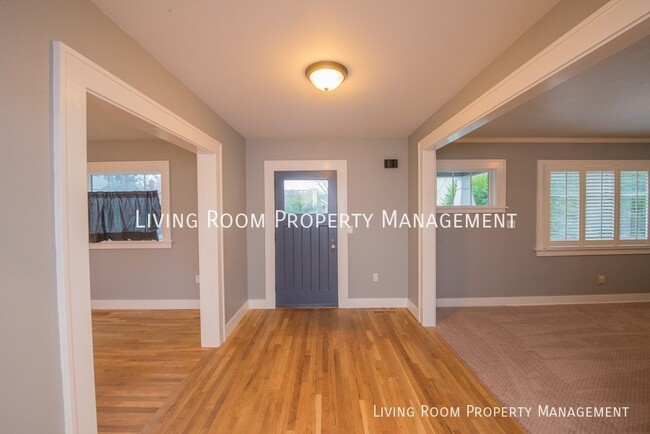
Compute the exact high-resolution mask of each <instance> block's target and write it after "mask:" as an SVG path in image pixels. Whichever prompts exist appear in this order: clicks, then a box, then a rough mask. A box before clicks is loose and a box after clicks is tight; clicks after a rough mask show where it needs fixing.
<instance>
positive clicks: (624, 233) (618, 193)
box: [536, 160, 650, 256]
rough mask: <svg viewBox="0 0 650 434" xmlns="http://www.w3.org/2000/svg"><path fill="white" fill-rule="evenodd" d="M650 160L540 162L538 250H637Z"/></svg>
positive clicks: (644, 224)
mask: <svg viewBox="0 0 650 434" xmlns="http://www.w3.org/2000/svg"><path fill="white" fill-rule="evenodd" d="M649 173H650V161H646V160H639V161H636V160H635V161H627V160H626V161H540V162H539V163H538V189H537V190H538V191H537V203H538V209H537V246H536V250H537V254H538V255H540V256H552V255H582V254H588V255H593V254H620V253H627V254H640V253H650V244H649V243H648V174H649Z"/></svg>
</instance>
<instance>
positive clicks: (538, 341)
mask: <svg viewBox="0 0 650 434" xmlns="http://www.w3.org/2000/svg"><path fill="white" fill-rule="evenodd" d="M436 331H437V332H438V333H439V334H440V335H441V336H442V337H443V338H444V339H445V340H446V341H447V342H448V343H449V345H450V346H451V347H452V348H453V349H454V350H455V351H456V352H457V353H458V355H459V356H460V357H461V358H462V359H463V360H464V361H465V363H467V365H468V366H469V367H470V368H471V369H472V370H473V371H474V373H475V374H476V375H477V376H478V377H479V379H480V380H481V381H482V382H483V384H485V385H486V386H487V387H488V389H490V390H491V391H492V392H493V393H494V395H495V396H496V397H497V399H499V400H500V401H501V402H502V403H504V404H505V405H508V406H529V407H533V410H532V412H531V417H521V418H518V419H519V421H520V422H521V424H522V425H523V426H524V428H526V429H527V430H528V431H530V432H531V433H578V432H579V433H582V432H585V433H650V303H629V304H592V305H569V306H520V307H478V308H441V309H438V326H437V327H436ZM538 405H542V406H545V405H549V406H553V407H561V406H564V407H566V406H573V407H574V408H576V407H580V406H582V407H585V406H598V407H600V406H617V407H619V406H627V407H630V409H629V411H628V417H626V418H623V417H620V418H602V417H592V418H586V417H582V418H580V417H539V416H538Z"/></svg>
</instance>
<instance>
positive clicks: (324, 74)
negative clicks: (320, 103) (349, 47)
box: [305, 60, 348, 92]
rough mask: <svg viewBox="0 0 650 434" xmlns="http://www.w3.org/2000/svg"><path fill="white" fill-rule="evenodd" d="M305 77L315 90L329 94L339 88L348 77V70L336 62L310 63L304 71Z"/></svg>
mask: <svg viewBox="0 0 650 434" xmlns="http://www.w3.org/2000/svg"><path fill="white" fill-rule="evenodd" d="M305 75H306V76H307V78H308V79H309V81H311V84H313V85H314V86H315V87H316V88H317V89H320V90H322V91H324V92H329V91H330V90H334V89H336V88H337V87H339V84H341V83H342V82H343V80H345V77H347V76H348V68H346V67H345V65H342V64H340V63H338V62H332V61H330V60H324V61H321V62H316V63H312V64H311V65H309V66H308V67H307V69H305Z"/></svg>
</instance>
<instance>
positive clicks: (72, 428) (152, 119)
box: [52, 41, 225, 433]
mask: <svg viewBox="0 0 650 434" xmlns="http://www.w3.org/2000/svg"><path fill="white" fill-rule="evenodd" d="M88 101H91V102H92V104H97V105H101V106H102V107H104V108H105V109H106V110H107V111H109V112H110V113H111V114H112V115H114V116H115V117H118V118H120V119H123V120H124V121H125V122H127V123H129V124H131V125H133V126H135V127H137V128H139V129H141V130H144V131H146V132H148V133H150V134H152V135H154V136H155V137H158V138H160V139H163V140H165V141H167V142H170V143H172V144H174V145H177V146H180V147H182V148H185V149H187V150H189V151H191V152H193V153H194V154H196V165H197V186H198V191H197V201H198V215H199V220H198V228H199V229H198V232H199V233H198V237H199V274H200V282H199V297H200V300H199V306H200V328H201V345H202V346H204V347H217V346H219V345H220V344H221V343H222V341H223V335H224V330H225V324H224V315H223V306H224V302H223V247H222V239H223V238H222V233H221V229H220V228H218V227H214V226H211V225H209V224H207V219H208V211H209V210H215V211H216V212H217V213H221V144H220V143H219V142H218V141H216V140H215V139H213V138H212V137H210V136H208V135H207V134H205V133H203V132H202V131H200V130H199V129H197V128H196V127H194V126H192V125H191V124H189V123H188V122H186V121H185V120H183V119H181V118H180V117H178V116H177V115H176V114H174V113H173V112H171V111H169V110H168V109H166V108H165V107H163V106H161V105H160V104H158V103H156V102H155V101H153V100H152V99H150V98H148V97H147V96H145V95H143V94H142V93H140V92H139V91H138V90H137V89H134V88H133V87H131V86H129V85H128V84H126V83H125V82H123V81H122V80H120V79H119V78H117V77H115V76H114V75H112V74H111V73H110V72H108V71H106V70H105V69H103V68H101V67H100V66H98V65H96V64H95V63H93V62H92V61H90V60H89V59H87V58H85V57H84V56H82V55H80V54H79V53H77V52H76V51H74V50H72V49H71V48H69V47H67V46H66V45H65V44H63V43H62V42H59V41H55V42H54V43H53V45H52V142H53V149H54V198H55V246H56V262H57V269H56V274H57V298H58V313H59V339H60V349H61V369H62V373H61V374H62V383H63V388H62V389H63V401H64V414H65V424H66V432H68V433H95V432H97V412H96V400H95V379H94V369H93V341H92V321H91V297H90V264H89V248H88V241H89V232H88V228H89V225H88V171H87V170H88V169H87V130H86V118H87V105H88Z"/></svg>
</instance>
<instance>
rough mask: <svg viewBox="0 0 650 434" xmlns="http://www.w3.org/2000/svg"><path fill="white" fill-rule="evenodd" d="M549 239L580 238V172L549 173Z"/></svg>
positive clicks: (565, 239)
mask: <svg viewBox="0 0 650 434" xmlns="http://www.w3.org/2000/svg"><path fill="white" fill-rule="evenodd" d="M549 179H550V204H549V205H550V206H549V211H550V216H549V217H550V240H551V241H577V240H578V239H579V238H580V173H579V172H576V171H570V172H551V173H550V177H549Z"/></svg>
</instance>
